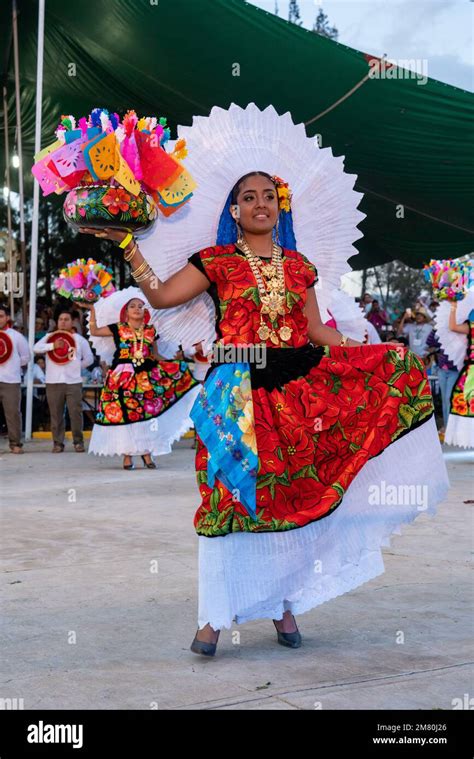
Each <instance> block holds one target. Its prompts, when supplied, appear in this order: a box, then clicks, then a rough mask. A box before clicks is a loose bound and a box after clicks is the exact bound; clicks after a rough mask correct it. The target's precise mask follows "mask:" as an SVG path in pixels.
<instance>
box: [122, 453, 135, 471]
mask: <svg viewBox="0 0 474 759" xmlns="http://www.w3.org/2000/svg"><path fill="white" fill-rule="evenodd" d="M130 461H131V464H124V465H123V468H124V469H129V470H130V469H135V464H134V463H133V459H132V457H131V456H130Z"/></svg>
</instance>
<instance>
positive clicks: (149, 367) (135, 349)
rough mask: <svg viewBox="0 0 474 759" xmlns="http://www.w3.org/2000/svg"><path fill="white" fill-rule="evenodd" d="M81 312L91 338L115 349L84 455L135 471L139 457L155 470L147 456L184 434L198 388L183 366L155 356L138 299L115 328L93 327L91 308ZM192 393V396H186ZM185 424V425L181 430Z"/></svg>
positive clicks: (152, 335)
mask: <svg viewBox="0 0 474 759" xmlns="http://www.w3.org/2000/svg"><path fill="white" fill-rule="evenodd" d="M138 292H139V291H138ZM116 297H120V293H118V294H114V295H111V296H109V299H108V303H107V306H108V307H109V306H110V301H111V300H112V299H115V298H116ZM86 307H88V308H90V319H89V330H90V334H91V337H92V338H94V337H102V338H103V337H111V338H113V341H114V345H115V353H114V356H113V360H112V365H111V367H110V369H109V371H108V372H107V376H106V378H105V383H104V387H103V389H102V392H101V395H100V401H99V408H98V412H97V418H96V423H95V425H94V428H93V430H92V436H91V441H90V446H89V453H95V454H97V455H99V456H100V455H104V456H113V455H122V456H123V468H124V469H127V470H131V469H134V468H135V466H134V463H133V456H137V455H140V456H141V457H142V460H143V464H144V466H145V467H146V468H147V469H156V464H155V462H154V461H153V459H152V455H158V454H160V453H166V452H168V451H169V450H170V442H171V441H172V440H174V439H176V437H177V436H179V435H180V434H181V432H183V430H184V428H183V421H186V419H188V418H189V408H190V403H192V401H193V399H194V397H195V395H196V392H197V385H198V383H197V382H196V380H195V379H194V378H193V376H192V374H191V372H190V370H189V367H188V364H187V363H186V362H185V361H167V360H162V359H161V357H160V356H159V355H158V352H157V348H156V339H157V334H156V330H155V328H154V327H153V325H152V324H150V323H149V321H150V312H149V311H148V309H147V308H145V303H144V300H143V299H141V298H139V297H138V298H137V297H134V298H131V299H130V300H128V301H127V302H126V303H125V305H124V306H123V307H122V308H121V311H120V318H119V321H118V323H116V324H110V325H109V326H103V327H98V326H97V323H96V316H95V309H94V306H86ZM195 388H196V389H195ZM193 389H194V392H193V395H192V396H189V395H187V394H188V393H189V391H193ZM185 396H186V399H184V397H185ZM183 400H185V403H182V401H183ZM158 417H159V421H157V419H158ZM190 425H191V422H190V421H189V424H188V425H186V426H190Z"/></svg>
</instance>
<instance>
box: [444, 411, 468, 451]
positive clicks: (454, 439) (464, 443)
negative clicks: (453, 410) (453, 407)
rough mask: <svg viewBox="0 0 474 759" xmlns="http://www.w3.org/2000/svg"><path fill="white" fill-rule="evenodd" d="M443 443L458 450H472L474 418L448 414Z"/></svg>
mask: <svg viewBox="0 0 474 759" xmlns="http://www.w3.org/2000/svg"><path fill="white" fill-rule="evenodd" d="M444 442H445V443H447V445H457V446H459V447H460V448H474V417H472V416H458V415H457V414H450V415H449V416H448V424H447V425H446V434H445V436H444Z"/></svg>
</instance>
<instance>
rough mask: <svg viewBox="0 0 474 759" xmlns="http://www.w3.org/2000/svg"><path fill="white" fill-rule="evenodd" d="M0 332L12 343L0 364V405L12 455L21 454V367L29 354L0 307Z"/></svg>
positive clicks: (19, 335)
mask: <svg viewBox="0 0 474 759" xmlns="http://www.w3.org/2000/svg"><path fill="white" fill-rule="evenodd" d="M0 330H2V331H3V332H6V334H7V335H8V337H9V338H10V340H11V342H12V343H13V351H12V354H11V356H10V357H9V358H8V359H7V360H6V361H4V362H3V363H1V364H0V403H1V404H2V405H3V413H4V414H5V420H6V423H7V430H8V441H9V443H10V451H11V452H12V453H23V445H22V442H21V367H22V366H26V364H27V363H28V361H29V360H30V357H31V353H30V349H29V347H28V343H27V341H26V339H25V338H24V337H23V335H22V334H21V333H20V332H18V331H17V330H16V329H12V328H11V327H10V314H9V312H8V311H7V309H6V308H5V307H4V306H0Z"/></svg>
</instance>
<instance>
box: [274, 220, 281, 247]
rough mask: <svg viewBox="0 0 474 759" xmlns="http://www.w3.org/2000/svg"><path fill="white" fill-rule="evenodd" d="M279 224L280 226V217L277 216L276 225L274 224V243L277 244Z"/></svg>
mask: <svg viewBox="0 0 474 759" xmlns="http://www.w3.org/2000/svg"><path fill="white" fill-rule="evenodd" d="M279 224H280V216H278V218H277V221H276V224H275V241H276V242H277V243H278V242H279V235H280V227H279Z"/></svg>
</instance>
